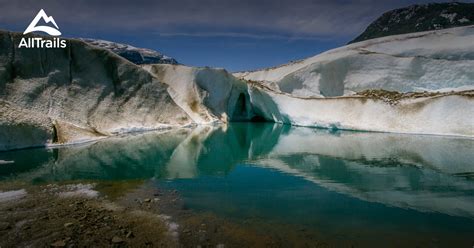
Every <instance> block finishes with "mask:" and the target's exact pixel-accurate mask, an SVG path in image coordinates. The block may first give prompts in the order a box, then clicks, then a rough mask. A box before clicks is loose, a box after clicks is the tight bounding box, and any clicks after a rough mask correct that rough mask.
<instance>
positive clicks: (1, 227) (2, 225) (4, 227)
mask: <svg viewBox="0 0 474 248" xmlns="http://www.w3.org/2000/svg"><path fill="white" fill-rule="evenodd" d="M10 228H11V226H10V223H8V222H0V231H3V230H7V229H10Z"/></svg>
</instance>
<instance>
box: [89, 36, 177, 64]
mask: <svg viewBox="0 0 474 248" xmlns="http://www.w3.org/2000/svg"><path fill="white" fill-rule="evenodd" d="M80 40H82V41H84V42H86V43H88V44H90V45H93V46H96V47H99V48H104V49H107V50H110V51H112V52H114V53H116V54H118V55H119V56H121V57H124V58H126V59H127V60H129V61H130V62H132V63H134V64H137V65H143V64H172V65H176V64H178V61H176V60H175V59H174V58H171V57H168V56H166V55H164V54H161V53H159V52H157V51H155V50H151V49H146V48H138V47H134V46H131V45H127V44H121V43H116V42H111V41H106V40H97V39H80Z"/></svg>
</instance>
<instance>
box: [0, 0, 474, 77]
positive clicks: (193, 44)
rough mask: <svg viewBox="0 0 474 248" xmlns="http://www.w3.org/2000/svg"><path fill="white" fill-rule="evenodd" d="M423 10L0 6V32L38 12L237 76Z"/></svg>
mask: <svg viewBox="0 0 474 248" xmlns="http://www.w3.org/2000/svg"><path fill="white" fill-rule="evenodd" d="M473 1H474V0H473ZM426 2H432V1H423V0H421V1H413V0H386V1H377V0H358V1H347V0H332V1H331V0H299V1H298V0H172V1H171V0H155V1H152V0H135V1H125V0H113V1H112V0H103V1H100V0H74V1H69V0H56V1H55V0H43V1H38V0H15V1H13V0H0V6H1V8H0V29H6V30H13V31H19V32H23V31H24V29H25V28H26V27H27V26H28V24H29V23H30V22H31V20H32V19H33V17H34V16H35V15H36V13H37V12H38V11H39V9H41V8H43V9H44V10H45V11H46V13H47V14H48V15H51V16H53V17H54V19H55V21H56V23H57V24H58V26H59V28H60V30H61V32H62V33H63V36H66V37H83V38H99V39H105V40H111V41H116V42H121V43H128V44H131V45H134V46H137V47H145V48H151V49H154V50H157V51H160V52H162V53H164V54H166V55H168V56H171V57H174V58H175V59H176V60H178V61H179V62H180V63H182V64H186V65H193V66H212V67H223V68H226V69H227V70H229V71H239V70H251V69H257V68H263V67H270V66H275V65H279V64H283V63H287V62H289V61H291V60H297V59H302V58H306V57H309V56H313V55H315V54H318V53H320V52H322V51H326V50H328V49H331V48H335V47H338V46H341V45H344V44H345V43H347V42H348V41H349V40H351V39H352V38H354V37H355V36H357V35H358V34H360V33H361V32H362V31H363V30H364V29H365V27H366V26H367V25H368V24H369V23H370V22H371V21H373V20H374V19H376V18H377V17H378V16H380V15H381V14H382V13H383V12H385V11H388V10H390V9H394V8H399V7H405V6H408V5H411V4H415V3H426ZM467 2H472V1H467Z"/></svg>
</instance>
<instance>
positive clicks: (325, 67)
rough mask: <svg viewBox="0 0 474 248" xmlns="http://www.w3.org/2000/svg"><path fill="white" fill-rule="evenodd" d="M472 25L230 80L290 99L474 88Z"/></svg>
mask: <svg viewBox="0 0 474 248" xmlns="http://www.w3.org/2000/svg"><path fill="white" fill-rule="evenodd" d="M473 41H474V26H466V27H459V28H451V29H444V30H436V31H427V32H419V33H411V34H403V35H395V36H389V37H383V38H377V39H372V40H367V41H363V42H359V43H354V44H351V45H347V46H343V47H340V48H336V49H333V50H330V51H327V52H324V53H322V54H319V55H316V56H314V57H310V58H308V59H304V60H301V61H298V62H295V63H291V64H287V65H283V66H280V67H276V68H271V69H264V70H260V71H254V72H240V73H234V75H235V76H236V77H240V78H243V79H246V80H253V81H260V82H264V83H266V84H270V85H272V86H273V87H274V88H277V89H279V90H281V91H282V92H286V93H290V94H292V95H295V96H305V97H308V96H319V97H320V96H342V95H350V94H353V93H354V92H357V91H363V90H367V89H384V90H391V91H399V92H416V91H443V90H446V89H449V90H455V91H456V90H470V89H474V73H473V72H472V68H474V42H473Z"/></svg>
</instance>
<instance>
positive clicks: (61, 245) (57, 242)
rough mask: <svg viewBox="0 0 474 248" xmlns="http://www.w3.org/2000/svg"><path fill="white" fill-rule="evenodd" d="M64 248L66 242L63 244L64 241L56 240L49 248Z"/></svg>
mask: <svg viewBox="0 0 474 248" xmlns="http://www.w3.org/2000/svg"><path fill="white" fill-rule="evenodd" d="M65 246H66V242H64V240H58V241H56V242H54V243H52V244H51V247H65Z"/></svg>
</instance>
